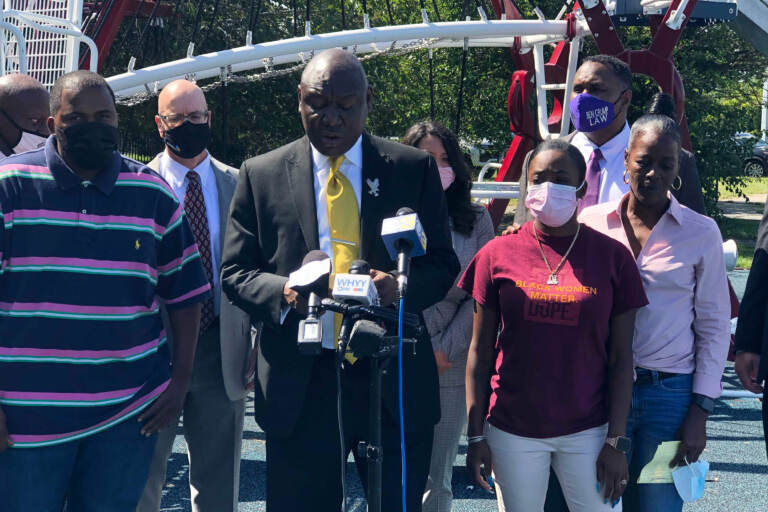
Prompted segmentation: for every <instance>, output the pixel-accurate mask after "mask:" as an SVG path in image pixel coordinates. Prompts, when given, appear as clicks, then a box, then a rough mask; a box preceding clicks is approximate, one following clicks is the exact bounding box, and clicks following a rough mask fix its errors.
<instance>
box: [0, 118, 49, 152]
mask: <svg viewBox="0 0 768 512" xmlns="http://www.w3.org/2000/svg"><path fill="white" fill-rule="evenodd" d="M0 114H3V117H5V118H6V119H7V120H8V121H9V122H10V123H11V125H12V126H13V127H14V128H16V129H17V130H19V136H18V137H16V140H15V141H9V140H8V139H6V138H5V137H3V136H2V135H0V138H1V139H3V142H5V144H6V145H7V146H8V147H9V148H10V149H11V152H12V153H16V150H15V148H16V146H18V145H19V143H20V142H21V139H22V137H24V133H25V132H26V133H29V134H32V135H35V136H36V137H40V138H41V139H47V138H48V136H47V135H45V134H44V133H40V132H35V131H32V130H27V129H25V128H22V127H21V125H20V124H19V123H17V122H16V121H15V120H14V119H13V118H12V117H11V116H10V115H9V114H8V112H6V111H5V109H4V108H0ZM27 150H28V148H26V149H24V150H22V152H23V151H27Z"/></svg>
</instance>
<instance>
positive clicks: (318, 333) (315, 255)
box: [288, 250, 331, 356]
mask: <svg viewBox="0 0 768 512" xmlns="http://www.w3.org/2000/svg"><path fill="white" fill-rule="evenodd" d="M330 274H331V259H330V258H329V257H328V255H327V254H325V253H324V252H323V251H317V250H315V251H309V252H308V253H307V255H306V256H304V259H303V260H302V262H301V267H300V268H299V269H298V270H296V271H294V272H291V274H290V276H289V277H288V287H289V288H291V289H292V290H295V291H296V292H297V293H299V294H300V295H303V296H306V295H307V294H309V303H308V312H307V318H305V319H303V320H301V321H299V335H298V338H297V340H296V343H297V345H298V349H299V353H300V354H303V355H310V356H311V355H318V354H319V353H320V351H321V350H322V348H323V324H322V322H321V321H320V316H321V312H320V304H321V300H322V299H323V298H324V297H327V296H328V279H329V277H330Z"/></svg>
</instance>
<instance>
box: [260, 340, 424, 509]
mask: <svg viewBox="0 0 768 512" xmlns="http://www.w3.org/2000/svg"><path fill="white" fill-rule="evenodd" d="M334 359H335V354H334V353H333V352H332V351H326V350H323V353H322V354H321V355H320V356H318V357H317V358H316V360H315V364H314V367H313V370H312V376H311V377H310V381H309V384H308V386H307V395H306V397H305V399H304V405H303V407H302V410H301V413H300V414H299V419H298V420H297V422H296V427H295V429H294V431H293V432H292V433H291V435H290V437H288V438H284V437H278V436H275V435H270V434H269V433H267V511H269V512H306V511H307V510H311V511H312V512H339V510H340V508H341V503H342V487H341V452H340V440H339V425H338V419H337V413H336V411H337V408H336V372H335V369H334ZM368 363H369V362H368V360H367V359H361V360H359V361H357V363H355V366H357V365H361V364H362V365H366V366H367V365H368ZM360 369H361V368H360V367H358V368H353V371H347V370H344V371H343V372H342V389H343V390H344V392H343V393H342V397H343V398H342V400H343V402H342V403H343V409H344V410H343V414H344V417H343V426H344V445H345V446H344V454H345V456H344V460H345V461H346V459H347V456H348V455H349V452H350V451H352V452H353V455H354V458H355V463H356V466H357V471H358V473H359V474H360V477H361V479H362V483H363V486H364V487H365V488H366V489H367V467H366V464H367V461H366V459H365V458H360V457H358V454H357V445H358V443H359V442H360V441H364V440H366V438H367V436H368V383H369V380H368V375H367V372H361V371H359V370H360ZM390 371H391V370H390ZM432 430H433V429H431V428H430V429H428V430H426V431H421V432H408V431H406V436H405V441H406V472H407V478H406V507H407V509H408V511H409V512H418V511H420V510H421V498H422V494H423V492H424V485H425V482H426V479H427V473H428V472H429V460H430V455H431V451H432ZM382 446H383V452H384V453H383V463H382V510H384V511H386V512H397V511H399V510H402V504H401V485H400V481H401V480H400V433H399V424H398V420H397V418H393V417H391V416H390V415H389V414H388V413H387V411H386V410H382Z"/></svg>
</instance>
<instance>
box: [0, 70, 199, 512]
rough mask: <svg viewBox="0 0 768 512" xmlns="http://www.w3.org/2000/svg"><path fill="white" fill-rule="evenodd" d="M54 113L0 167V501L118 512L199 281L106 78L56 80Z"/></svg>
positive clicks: (177, 219)
mask: <svg viewBox="0 0 768 512" xmlns="http://www.w3.org/2000/svg"><path fill="white" fill-rule="evenodd" d="M51 115H52V116H53V117H51V118H49V119H48V127H49V128H50V131H51V132H52V133H53V135H52V136H51V137H50V138H49V139H48V141H47V143H46V145H45V147H44V148H41V149H38V150H35V151H31V152H28V153H25V154H23V155H17V156H12V157H10V158H7V159H6V160H4V161H3V162H2V164H0V218H1V219H2V223H3V228H2V229H0V411H2V412H0V510H13V511H17V510H18V511H22V510H23V511H27V510H28V511H35V512H38V511H39V512H47V511H54V510H55V511H59V510H61V509H62V506H63V503H64V500H65V499H66V500H67V503H68V509H69V510H71V511H73V512H75V511H76V512H89V511H99V512H112V511H115V512H117V511H120V512H124V511H128V510H133V509H134V508H135V507H136V503H137V502H138V500H139V497H140V495H141V492H142V489H143V487H144V483H145V481H146V478H147V471H148V467H149V462H150V459H151V456H152V452H153V449H154V444H155V438H156V436H155V433H156V432H157V431H158V430H160V429H162V428H165V427H167V426H168V425H170V424H171V423H172V422H173V421H175V420H176V418H177V416H178V414H179V411H180V410H181V406H182V403H183V400H184V396H185V394H186V391H187V388H188V385H189V379H190V376H191V372H192V362H193V358H194V350H195V343H196V341H197V331H198V326H199V325H200V307H201V306H200V305H201V303H202V302H203V301H204V300H206V299H208V298H209V297H210V285H209V282H208V279H207V277H206V275H205V273H204V271H203V267H202V265H201V263H200V255H199V253H198V249H197V245H196V244H195V242H194V238H193V236H192V232H191V230H190V228H189V225H188V223H187V221H186V218H185V216H184V210H183V208H182V207H181V205H180V204H179V201H178V200H177V199H176V197H175V195H174V194H173V192H172V190H171V188H170V187H169V186H168V185H167V184H166V183H165V182H164V181H163V180H162V179H160V177H159V176H158V175H157V174H155V173H154V172H153V171H151V170H149V169H148V168H147V167H145V166H143V165H142V164H140V163H138V162H134V161H132V160H129V159H127V158H124V157H123V156H121V155H120V154H119V153H118V152H117V142H118V131H117V112H116V109H115V100H114V94H113V93H112V90H111V89H110V88H109V86H108V85H107V83H106V82H105V81H104V79H103V78H101V77H100V76H99V75H97V74H95V73H91V72H86V71H76V72H74V73H69V74H67V75H64V76H62V77H61V78H59V79H58V80H57V81H56V84H54V87H53V90H52V91H51ZM161 304H164V306H165V307H166V308H167V310H168V313H169V316H170V330H171V331H172V334H173V337H174V340H175V350H174V355H173V364H172V365H169V362H170V361H169V352H168V348H167V345H166V343H165V342H166V333H165V331H164V329H163V325H162V322H161V319H160V313H159V311H160V305H161Z"/></svg>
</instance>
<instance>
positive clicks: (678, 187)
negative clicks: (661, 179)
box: [672, 174, 683, 192]
mask: <svg viewBox="0 0 768 512" xmlns="http://www.w3.org/2000/svg"><path fill="white" fill-rule="evenodd" d="M675 180H676V181H673V182H672V190H674V191H675V192H677V191H678V190H680V188H681V187H682V186H683V178H681V177H680V175H679V174H678V175H677V176H675ZM675 183H677V186H675Z"/></svg>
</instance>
